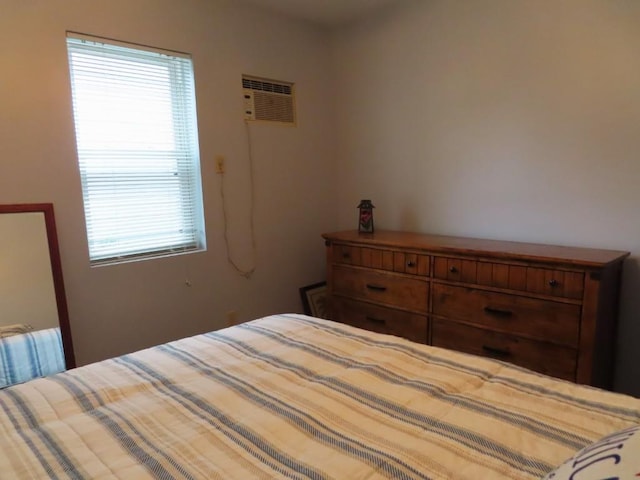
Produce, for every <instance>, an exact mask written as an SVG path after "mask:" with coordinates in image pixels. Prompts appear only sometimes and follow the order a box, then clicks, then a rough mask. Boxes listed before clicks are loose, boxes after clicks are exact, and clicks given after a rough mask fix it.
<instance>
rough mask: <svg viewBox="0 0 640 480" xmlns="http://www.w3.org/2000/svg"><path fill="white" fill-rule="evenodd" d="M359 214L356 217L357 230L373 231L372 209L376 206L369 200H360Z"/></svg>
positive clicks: (362, 231) (363, 231)
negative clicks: (357, 217)
mask: <svg viewBox="0 0 640 480" xmlns="http://www.w3.org/2000/svg"><path fill="white" fill-rule="evenodd" d="M358 208H359V209H360V216H359V219H358V232H361V233H373V209H374V208H376V207H374V206H373V204H372V203H371V200H360V205H358Z"/></svg>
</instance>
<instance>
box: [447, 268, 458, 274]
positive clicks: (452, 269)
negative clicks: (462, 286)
mask: <svg viewBox="0 0 640 480" xmlns="http://www.w3.org/2000/svg"><path fill="white" fill-rule="evenodd" d="M449 271H450V272H451V273H458V269H457V268H456V267H449Z"/></svg>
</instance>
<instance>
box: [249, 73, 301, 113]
mask: <svg viewBox="0 0 640 480" xmlns="http://www.w3.org/2000/svg"><path fill="white" fill-rule="evenodd" d="M242 89H243V95H244V118H245V119H246V120H258V121H264V122H277V123H282V124H288V125H294V124H295V123H296V118H295V95H294V88H293V83H290V82H279V81H273V80H268V79H264V78H258V77H250V76H247V75H243V76H242Z"/></svg>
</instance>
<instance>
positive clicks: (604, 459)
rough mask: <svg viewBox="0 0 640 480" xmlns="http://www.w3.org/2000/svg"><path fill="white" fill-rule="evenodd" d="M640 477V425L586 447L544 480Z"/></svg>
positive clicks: (608, 479)
mask: <svg viewBox="0 0 640 480" xmlns="http://www.w3.org/2000/svg"><path fill="white" fill-rule="evenodd" d="M637 478H640V426H635V427H630V428H626V429H624V430H620V431H618V432H615V433H612V434H611V435H607V436H606V437H604V438H602V439H600V440H598V441H597V442H595V443H592V444H591V445H588V446H586V447H584V448H583V449H582V450H580V451H579V452H578V453H576V454H575V455H574V456H573V457H571V458H570V459H569V460H567V461H566V462H564V463H563V464H562V465H560V466H559V467H558V468H556V469H555V470H554V471H552V472H550V473H548V474H547V476H546V477H544V479H543V480H625V479H637Z"/></svg>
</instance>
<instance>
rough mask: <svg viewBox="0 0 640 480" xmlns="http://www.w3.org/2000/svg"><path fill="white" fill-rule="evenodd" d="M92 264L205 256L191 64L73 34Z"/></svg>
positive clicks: (74, 88) (73, 71)
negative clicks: (179, 255) (196, 252)
mask: <svg viewBox="0 0 640 480" xmlns="http://www.w3.org/2000/svg"><path fill="white" fill-rule="evenodd" d="M67 50H68V54H69V69H70V73H71V87H72V96H73V113H74V119H75V127H76V142H77V147H78V163H79V167H80V175H81V181H82V193H83V197H84V210H85V219H86V225H87V237H88V241H89V256H90V260H91V262H92V264H93V263H103V262H113V261H120V260H123V259H129V258H135V257H147V256H158V255H165V254H170V253H176V252H184V251H191V250H201V249H204V248H205V245H204V243H205V239H204V219H203V212H202V193H201V183H200V165H199V154H198V138H197V125H196V104H195V90H194V81H193V68H192V63H191V59H190V58H188V57H187V56H182V55H175V54H166V53H162V52H159V51H151V50H148V49H141V48H138V47H135V48H133V47H130V46H125V45H122V44H110V43H104V42H102V41H100V40H96V39H90V38H86V37H83V36H75V35H71V34H69V35H68V36H67Z"/></svg>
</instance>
